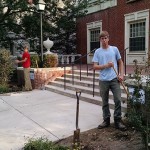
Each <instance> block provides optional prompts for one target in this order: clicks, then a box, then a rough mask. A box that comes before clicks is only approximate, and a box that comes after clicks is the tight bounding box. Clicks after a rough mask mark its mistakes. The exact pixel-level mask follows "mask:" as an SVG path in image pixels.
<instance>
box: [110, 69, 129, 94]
mask: <svg viewBox="0 0 150 150" xmlns="http://www.w3.org/2000/svg"><path fill="white" fill-rule="evenodd" d="M112 68H113V70H114V71H115V73H116V75H117V77H118V73H117V71H116V69H115V68H114V66H113V67H112ZM120 83H121V85H122V86H123V88H124V91H125V92H126V94H127V96H129V92H128V91H127V89H126V87H125V85H124V83H123V82H122V81H120Z"/></svg>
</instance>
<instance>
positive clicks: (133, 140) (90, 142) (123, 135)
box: [57, 124, 145, 150]
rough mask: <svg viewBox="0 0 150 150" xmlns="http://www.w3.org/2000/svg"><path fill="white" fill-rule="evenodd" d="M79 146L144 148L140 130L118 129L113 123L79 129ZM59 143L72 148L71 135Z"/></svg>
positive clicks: (97, 149) (125, 149) (122, 149)
mask: <svg viewBox="0 0 150 150" xmlns="http://www.w3.org/2000/svg"><path fill="white" fill-rule="evenodd" d="M80 132H81V133H80V146H81V149H82V150H145V146H144V144H143V143H142V136H141V134H140V132H138V131H136V130H134V128H128V130H127V131H120V130H117V129H115V128H114V127H113V124H112V125H111V126H110V127H108V128H105V129H97V128H95V129H92V130H89V131H85V132H82V131H80ZM57 143H58V144H60V145H64V146H69V147H70V149H73V148H72V143H73V136H70V137H68V138H65V139H63V140H60V141H58V142H57Z"/></svg>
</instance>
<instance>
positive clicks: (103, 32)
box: [99, 31, 109, 38]
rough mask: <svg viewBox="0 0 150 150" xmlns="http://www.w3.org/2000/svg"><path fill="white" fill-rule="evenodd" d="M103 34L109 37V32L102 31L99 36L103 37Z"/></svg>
mask: <svg viewBox="0 0 150 150" xmlns="http://www.w3.org/2000/svg"><path fill="white" fill-rule="evenodd" d="M105 36H107V37H109V33H108V32H107V31H102V32H101V33H100V35H99V38H101V37H105Z"/></svg>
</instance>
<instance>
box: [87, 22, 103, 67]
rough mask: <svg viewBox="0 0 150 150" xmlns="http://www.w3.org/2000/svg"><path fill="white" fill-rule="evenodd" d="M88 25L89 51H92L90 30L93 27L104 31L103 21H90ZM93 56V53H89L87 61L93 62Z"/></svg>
mask: <svg viewBox="0 0 150 150" xmlns="http://www.w3.org/2000/svg"><path fill="white" fill-rule="evenodd" d="M86 25H87V53H90V31H91V30H92V29H96V28H99V29H100V32H101V31H102V21H101V20H99V21H95V22H89V23H87V24H86ZM92 58H93V54H92V53H91V54H89V55H87V63H88V64H89V63H91V62H92Z"/></svg>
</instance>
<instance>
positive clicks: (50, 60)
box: [43, 54, 58, 68]
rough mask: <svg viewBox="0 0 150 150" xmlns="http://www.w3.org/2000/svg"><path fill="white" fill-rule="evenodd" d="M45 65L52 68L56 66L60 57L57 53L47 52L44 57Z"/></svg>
mask: <svg viewBox="0 0 150 150" xmlns="http://www.w3.org/2000/svg"><path fill="white" fill-rule="evenodd" d="M43 62H44V63H43V67H44V68H51V67H56V66H57V64H58V58H57V55H56V54H46V55H44V57H43Z"/></svg>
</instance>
